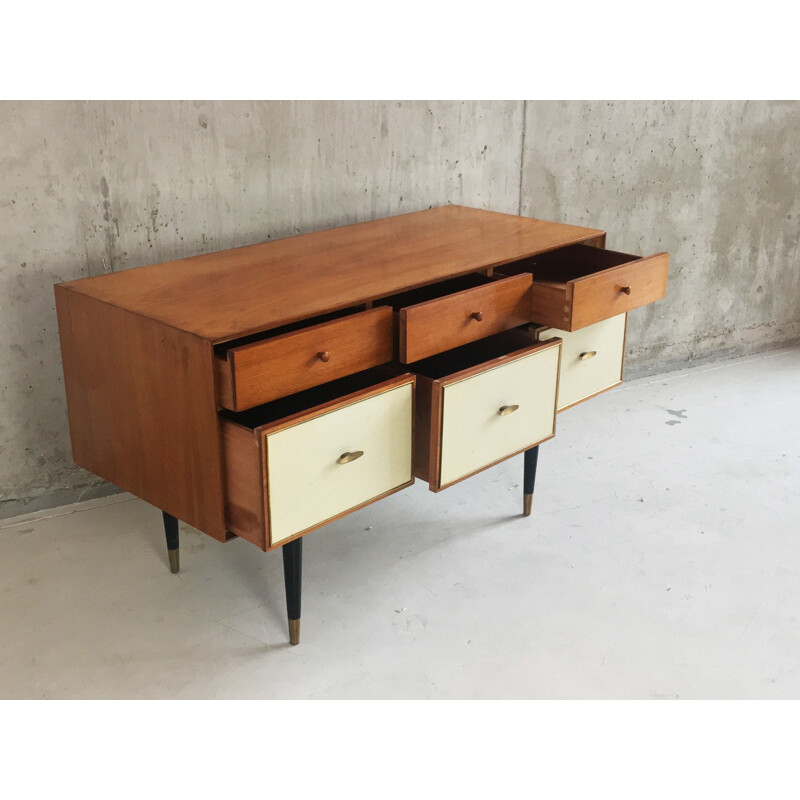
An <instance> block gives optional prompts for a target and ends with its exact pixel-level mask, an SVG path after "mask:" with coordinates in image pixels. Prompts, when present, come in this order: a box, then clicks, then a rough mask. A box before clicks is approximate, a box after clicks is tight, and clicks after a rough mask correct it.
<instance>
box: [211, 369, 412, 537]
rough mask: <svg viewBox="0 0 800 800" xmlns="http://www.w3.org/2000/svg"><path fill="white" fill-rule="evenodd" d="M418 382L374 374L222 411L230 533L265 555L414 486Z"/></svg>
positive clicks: (406, 376)
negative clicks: (254, 546)
mask: <svg viewBox="0 0 800 800" xmlns="http://www.w3.org/2000/svg"><path fill="white" fill-rule="evenodd" d="M414 386H415V376H414V375H410V374H408V373H404V374H401V375H397V374H394V375H392V374H391V370H390V369H389V368H377V369H372V370H367V371H364V372H361V373H358V374H357V375H351V376H348V377H347V378H343V379H340V380H338V381H333V382H331V383H329V384H326V385H324V386H317V387H315V388H313V389H309V390H307V391H304V392H299V393H297V394H295V395H292V396H290V397H284V398H281V399H280V400H276V401H274V402H271V403H266V404H264V405H262V406H259V407H257V408H253V409H250V410H249V411H245V412H240V413H236V414H234V413H228V412H223V413H222V414H221V415H220V431H221V437H222V452H223V469H224V475H225V483H226V493H225V518H226V528H227V529H228V530H229V531H231V532H232V533H235V534H237V535H238V536H241V537H242V538H245V539H247V540H248V541H251V542H253V543H254V544H257V545H258V546H259V547H261V548H262V549H264V550H268V549H270V548H271V547H275V546H276V545H281V544H285V543H286V542H287V541H289V540H290V539H293V538H294V537H296V536H298V535H300V534H303V533H307V532H308V531H310V530H313V529H314V528H318V527H320V526H321V525H324V524H325V523H327V522H331V521H332V520H334V519H336V518H338V517H340V516H342V515H344V514H346V513H348V512H350V511H355V510H356V509H358V508H361V507H362V506H365V505H367V504H369V503H371V502H373V501H375V500H379V499H381V498H382V497H386V496H387V495H389V494H392V493H393V492H396V491H399V490H400V489H403V488H405V487H406V486H409V485H410V484H411V483H413V481H414V479H413V475H412V457H413V435H412V431H413V419H414Z"/></svg>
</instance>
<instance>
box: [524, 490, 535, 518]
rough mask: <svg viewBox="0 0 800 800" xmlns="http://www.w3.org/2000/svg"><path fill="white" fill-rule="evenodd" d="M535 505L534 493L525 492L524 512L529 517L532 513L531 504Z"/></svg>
mask: <svg viewBox="0 0 800 800" xmlns="http://www.w3.org/2000/svg"><path fill="white" fill-rule="evenodd" d="M532 505H533V495H532V494H523V495H522V513H523V514H524V515H525V516H526V517H529V516H530V515H531V506H532Z"/></svg>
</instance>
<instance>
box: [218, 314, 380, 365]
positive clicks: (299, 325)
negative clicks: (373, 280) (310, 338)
mask: <svg viewBox="0 0 800 800" xmlns="http://www.w3.org/2000/svg"><path fill="white" fill-rule="evenodd" d="M366 308H367V307H366V305H358V306H348V307H347V308H340V309H339V310H338V311H331V312H330V313H328V314H320V315H319V316H317V317H309V318H308V319H301V320H298V321H297V322H292V323H290V324H288V325H281V326H280V327H279V328H271V329H270V330H268V331H258V332H257V333H251V334H250V335H248V336H241V337H240V338H238V339H231V340H230V341H227V342H221V343H219V344H216V345H214V355H215V356H218V357H219V358H223V359H224V358H225V354H226V353H227V352H228V350H232V349H233V348H235V347H241V346H242V345H245V344H252V343H253V342H260V341H263V340H265V339H273V338H274V337H276V336H282V335H283V334H284V333H292V332H293V331H299V330H302V329H303V328H310V327H312V326H313V325H319V324H321V323H323V322H331V321H332V320H335V319H341V318H342V317H349V316H352V315H353V314H358V313H359V312H361V311H366Z"/></svg>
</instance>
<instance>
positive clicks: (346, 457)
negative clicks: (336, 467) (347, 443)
mask: <svg viewBox="0 0 800 800" xmlns="http://www.w3.org/2000/svg"><path fill="white" fill-rule="evenodd" d="M363 455H364V451H363V450H354V451H353V452H352V453H342V454H341V455H340V456H339V458H337V459H336V463H337V464H349V463H350V462H351V461H355V460H356V459H357V458H361V456H363Z"/></svg>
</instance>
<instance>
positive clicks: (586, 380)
mask: <svg viewBox="0 0 800 800" xmlns="http://www.w3.org/2000/svg"><path fill="white" fill-rule="evenodd" d="M626 320H627V314H618V315H617V316H616V317H611V319H604V320H603V321H602V322H596V323H595V324H594V325H589V326H587V327H586V328H581V329H580V330H577V331H573V332H572V333H570V332H568V331H561V330H558V329H556V328H547V329H546V330H544V331H540V332H539V341H547V340H548V339H552V338H553V337H555V336H558V337H559V338H560V339H561V340H562V344H561V371H560V374H559V386H558V410H559V411H562V410H563V409H565V408H568V407H569V406H572V405H575V403H580V401H581V400H586V399H587V398H588V397H592V396H593V395H596V394H597V393H598V392H602V391H605V390H606V389H611V388H613V387H614V386H617V385H618V384H619V383H620V381H621V380H622V357H623V353H624V349H625V321H626ZM592 354H594V355H592Z"/></svg>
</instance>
